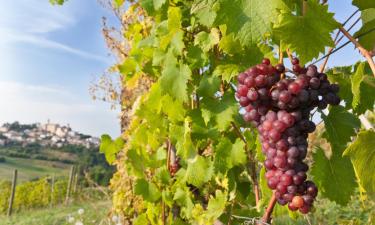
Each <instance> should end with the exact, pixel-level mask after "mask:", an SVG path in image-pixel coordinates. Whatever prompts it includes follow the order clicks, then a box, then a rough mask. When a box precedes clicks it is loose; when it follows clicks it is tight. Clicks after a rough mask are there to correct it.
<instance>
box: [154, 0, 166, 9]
mask: <svg viewBox="0 0 375 225" xmlns="http://www.w3.org/2000/svg"><path fill="white" fill-rule="evenodd" d="M166 1H167V0H153V3H154V8H155V9H156V10H158V9H160V8H161V7H162V6H163V5H164V4H165V2H166Z"/></svg>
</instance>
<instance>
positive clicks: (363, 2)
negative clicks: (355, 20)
mask: <svg viewBox="0 0 375 225" xmlns="http://www.w3.org/2000/svg"><path fill="white" fill-rule="evenodd" d="M353 5H355V6H357V7H358V8H359V9H360V10H364V9H368V8H375V2H374V1H369V0H353Z"/></svg>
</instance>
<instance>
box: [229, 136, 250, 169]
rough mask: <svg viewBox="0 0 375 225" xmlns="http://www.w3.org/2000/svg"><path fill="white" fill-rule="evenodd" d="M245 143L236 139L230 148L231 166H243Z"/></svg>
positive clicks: (244, 161)
mask: <svg viewBox="0 0 375 225" xmlns="http://www.w3.org/2000/svg"><path fill="white" fill-rule="evenodd" d="M244 148H245V143H244V142H243V141H242V140H241V139H239V138H237V139H236V142H235V143H234V144H233V146H232V151H231V157H230V158H231V162H232V165H233V166H238V165H243V164H245V163H246V153H245V149H244Z"/></svg>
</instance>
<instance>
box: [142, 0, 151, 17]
mask: <svg viewBox="0 0 375 225" xmlns="http://www.w3.org/2000/svg"><path fill="white" fill-rule="evenodd" d="M139 3H140V4H141V6H142V8H144V9H145V10H146V12H147V14H148V15H153V14H154V13H155V7H154V1H153V0H140V1H139Z"/></svg>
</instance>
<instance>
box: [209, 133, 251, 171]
mask: <svg viewBox="0 0 375 225" xmlns="http://www.w3.org/2000/svg"><path fill="white" fill-rule="evenodd" d="M244 147H245V144H244V143H243V142H242V141H241V140H240V139H236V142H235V143H234V144H232V143H231V142H230V140H229V139H227V138H223V139H222V140H220V142H219V144H218V145H217V146H215V159H214V167H215V170H216V171H218V172H221V173H226V172H227V171H228V170H230V169H231V168H233V167H234V166H237V165H241V164H244V163H246V153H245V150H244Z"/></svg>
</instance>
